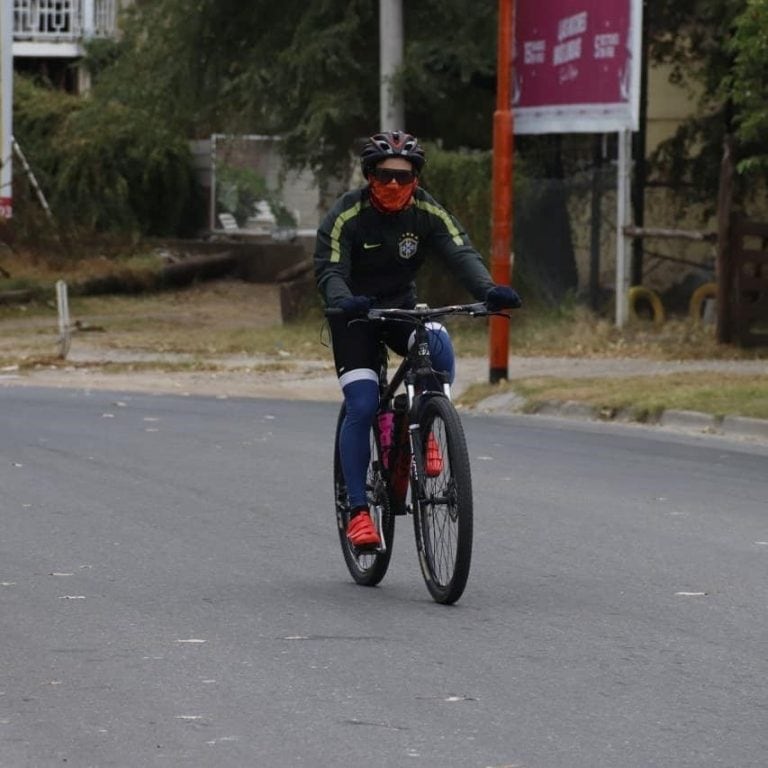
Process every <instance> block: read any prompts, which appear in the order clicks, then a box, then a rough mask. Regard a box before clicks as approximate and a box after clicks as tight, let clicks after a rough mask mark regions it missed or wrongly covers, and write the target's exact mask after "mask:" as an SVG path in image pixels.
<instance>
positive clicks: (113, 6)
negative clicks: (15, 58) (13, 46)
mask: <svg viewBox="0 0 768 768" xmlns="http://www.w3.org/2000/svg"><path fill="white" fill-rule="evenodd" d="M117 6H118V0H13V38H14V40H19V41H21V40H24V41H30V42H56V41H62V42H77V41H80V40H82V39H83V38H87V37H112V36H114V35H115V34H116V32H117Z"/></svg>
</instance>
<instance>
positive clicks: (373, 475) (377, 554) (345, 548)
mask: <svg viewBox="0 0 768 768" xmlns="http://www.w3.org/2000/svg"><path fill="white" fill-rule="evenodd" d="M345 413H346V410H345V408H344V406H343V405H342V406H341V411H340V412H339V419H338V422H337V423H336V440H335V442H334V449H333V485H334V499H335V502H336V525H337V528H338V533H339V542H340V543H341V551H342V554H343V555H344V562H345V563H346V564H347V568H348V569H349V572H350V574H351V576H352V578H353V579H354V580H355V581H356V582H357V583H358V584H361V585H363V586H366V587H375V586H376V585H377V584H378V583H379V582H380V581H381V580H382V579H383V578H384V576H385V575H386V573H387V568H389V561H390V558H391V557H392V542H393V540H394V537H395V517H394V515H393V514H392V510H391V509H390V506H389V494H388V493H387V484H386V480H385V479H384V476H383V474H382V471H381V466H380V464H379V460H378V458H377V457H378V449H377V446H376V436H375V434H374V430H373V427H371V432H370V445H371V460H370V462H369V463H368V470H367V472H366V479H365V486H366V494H367V496H368V505H369V509H370V512H371V519H372V520H373V522H374V524H375V525H377V526H378V527H379V530H380V531H381V532H382V533H383V539H384V545H385V546H384V548H382V549H381V550H376V551H366V550H358V549H357V548H356V547H353V546H352V544H350V543H349V539H347V524H348V523H349V511H350V510H349V501H348V499H347V484H346V482H345V481H344V473H343V472H342V469H341V455H340V453H339V432H340V431H341V425H342V423H343V421H344V415H345Z"/></svg>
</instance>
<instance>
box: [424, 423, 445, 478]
mask: <svg viewBox="0 0 768 768" xmlns="http://www.w3.org/2000/svg"><path fill="white" fill-rule="evenodd" d="M442 471H443V454H442V453H441V452H440V446H439V445H438V444H437V440H435V436H434V434H433V433H432V432H430V433H429V436H428V437H427V460H426V472H427V477H437V476H438V475H439V474H440V473H441V472H442Z"/></svg>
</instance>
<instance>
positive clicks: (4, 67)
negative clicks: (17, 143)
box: [0, 0, 13, 219]
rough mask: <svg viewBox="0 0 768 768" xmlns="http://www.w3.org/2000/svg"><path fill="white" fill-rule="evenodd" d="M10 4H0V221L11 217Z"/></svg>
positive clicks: (11, 8) (11, 98) (11, 69)
mask: <svg viewBox="0 0 768 768" xmlns="http://www.w3.org/2000/svg"><path fill="white" fill-rule="evenodd" d="M12 114H13V3H12V2H10V0H2V2H0V164H1V165H0V219H3V218H5V219H10V218H11V216H12V215H13V192H12V179H13V174H12V167H13V162H12V161H13V150H12V142H13V128H12V119H11V116H12Z"/></svg>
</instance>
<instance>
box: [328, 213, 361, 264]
mask: <svg viewBox="0 0 768 768" xmlns="http://www.w3.org/2000/svg"><path fill="white" fill-rule="evenodd" d="M358 213H360V203H359V202H357V203H355V204H354V205H353V206H352V207H351V208H347V210H346V211H342V212H341V213H340V214H339V215H338V216H337V217H336V221H334V222H333V229H332V230H331V261H332V262H339V261H341V230H342V228H343V227H344V225H345V224H346V223H347V221H349V219H351V218H352V217H353V216H357V214H358Z"/></svg>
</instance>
